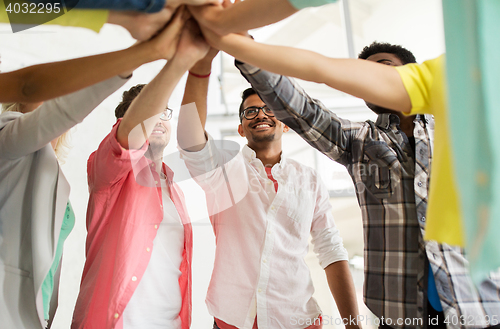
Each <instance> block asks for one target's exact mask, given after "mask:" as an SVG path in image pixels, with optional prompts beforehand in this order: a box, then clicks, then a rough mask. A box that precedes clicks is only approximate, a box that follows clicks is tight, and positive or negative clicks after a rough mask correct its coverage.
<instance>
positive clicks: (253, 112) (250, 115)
mask: <svg viewBox="0 0 500 329" xmlns="http://www.w3.org/2000/svg"><path fill="white" fill-rule="evenodd" d="M260 110H262V113H264V114H265V115H267V116H268V117H274V113H273V110H271V109H270V108H269V107H267V105H264V106H262V107H258V106H249V107H247V108H246V109H244V110H243V112H242V113H241V116H240V119H242V118H243V117H245V119H247V120H252V119H255V117H257V116H258V115H259V111H260Z"/></svg>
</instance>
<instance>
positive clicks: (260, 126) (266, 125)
mask: <svg viewBox="0 0 500 329" xmlns="http://www.w3.org/2000/svg"><path fill="white" fill-rule="evenodd" d="M264 127H271V126H270V125H268V124H263V125H258V126H256V127H255V128H264Z"/></svg>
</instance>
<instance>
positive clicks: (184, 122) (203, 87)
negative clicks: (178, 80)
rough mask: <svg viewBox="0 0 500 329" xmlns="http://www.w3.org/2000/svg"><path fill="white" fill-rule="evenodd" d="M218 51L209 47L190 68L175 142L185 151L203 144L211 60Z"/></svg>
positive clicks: (204, 141) (204, 140)
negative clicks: (204, 54)
mask: <svg viewBox="0 0 500 329" xmlns="http://www.w3.org/2000/svg"><path fill="white" fill-rule="evenodd" d="M218 52H219V51H218V50H217V49H214V48H212V49H210V51H209V52H208V54H207V55H206V56H205V57H204V58H203V59H201V60H200V61H198V63H196V64H195V65H194V66H193V67H192V68H191V70H190V72H192V73H193V74H189V75H188V78H187V82H186V88H185V89H184V97H183V99H182V108H181V112H180V113H179V122H178V127H179V129H177V142H178V143H179V146H180V147H181V148H182V149H184V150H187V151H191V152H196V151H199V150H201V149H203V147H204V146H205V143H206V142H207V140H206V138H205V122H206V120H207V94H208V81H209V77H208V76H207V75H208V74H210V72H211V70H212V60H213V59H214V57H215V56H216V55H217V53H218Z"/></svg>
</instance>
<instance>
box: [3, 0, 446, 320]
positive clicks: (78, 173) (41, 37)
mask: <svg viewBox="0 0 500 329" xmlns="http://www.w3.org/2000/svg"><path fill="white" fill-rule="evenodd" d="M353 1H354V2H353ZM372 1H373V2H369V1H368V2H367V1H360V2H359V3H358V4H355V2H356V0H351V3H353V6H352V9H353V11H356V10H358V11H356V12H354V13H353V17H355V18H356V17H362V18H363V21H362V22H359V21H358V22H355V23H356V24H355V25H354V27H355V31H354V32H355V34H356V35H355V48H356V52H359V51H360V50H361V48H362V47H363V46H364V45H366V44H369V43H371V42H372V41H373V40H378V41H387V42H392V43H398V44H402V45H404V46H406V47H407V48H408V49H410V50H412V51H413V52H414V53H415V55H416V56H417V60H419V61H421V60H424V59H428V58H431V57H434V56H437V55H439V54H440V53H442V52H443V51H444V45H443V44H444V42H443V33H442V22H441V8H440V3H439V1H436V0H372ZM367 4H369V5H367ZM337 6H338V5H331V7H325V8H326V9H314V10H311V11H309V12H308V13H307V12H306V13H301V14H300V15H302V16H301V17H300V24H303V26H304V27H307V26H308V24H310V22H309V23H308V20H307V19H304V15H305V16H306V18H307V17H308V16H307V15H310V18H309V19H312V20H315V19H319V18H317V17H320V18H321V20H320V22H322V24H319V25H318V26H317V29H312V30H311V32H310V33H311V35H310V37H307V36H306V37H301V38H300V40H299V42H297V44H292V45H296V46H299V47H303V48H308V49H312V50H316V51H319V52H322V53H324V54H326V55H329V56H334V55H338V56H346V54H347V52H346V51H345V44H344V42H345V39H343V36H342V34H341V30H340V27H339V25H338V24H339V23H338V22H339V18H338V17H333V16H334V15H335V13H337V14H339V13H340V10H338V8H337ZM358 7H359V8H358ZM360 8H361V9H360ZM360 10H363V12H360ZM325 13H326V14H325ZM318 15H319V16H318ZM329 15H330V16H331V18H332V21H331V22H329V21H328V17H330V16H329ZM293 19H294V18H292V19H289V21H287V22H286V24H282V25H281V27H280V26H278V27H276V26H275V27H271V28H269V31H270V32H269V33H270V34H269V35H272V38H271V39H269V40H272V41H274V42H276V43H282V44H289V43H293V42H294V40H297V39H295V38H294V35H293V34H292V35H290V33H291V32H293V30H290V29H287V28H285V27H286V26H287V24H289V22H290V20H291V21H292V22H293ZM287 31H288V33H289V34H287ZM271 32H272V33H271ZM255 35H256V37H257V40H263V41H268V42H269V40H267V39H268V37H267V36H266V31H265V29H261V30H259V31H257V32H256V33H255ZM280 40H282V41H280ZM132 43H133V40H132V39H131V38H130V37H129V36H128V33H127V32H126V31H124V30H123V29H121V28H118V27H112V26H105V27H104V28H103V30H102V31H101V33H100V34H99V35H98V34H95V33H93V32H91V31H87V30H84V29H78V28H60V27H50V26H43V27H37V28H35V29H32V30H28V31H26V32H21V33H16V34H12V32H11V31H10V27H9V26H8V25H6V24H0V55H1V57H2V64H1V65H0V69H1V70H2V71H9V70H13V69H17V68H21V67H24V66H27V65H32V64H36V63H41V62H47V61H54V60H62V59H68V58H72V57H78V56H83V55H90V54H96V53H101V52H105V51H111V50H116V49H121V48H125V47H127V46H129V45H131V44H132ZM228 61H232V59H231V58H230V57H229V56H225V62H226V63H227V62H228ZM219 64H220V60H217V61H216V64H215V68H214V73H213V74H212V77H211V89H210V98H209V111H212V112H211V113H217V112H219V113H223V112H224V111H225V108H224V106H223V105H222V104H221V99H220V91H219V85H218V82H217V76H218V71H219V69H220V65H219ZM162 65H163V62H162V61H159V62H156V63H152V64H148V65H145V66H143V67H142V68H140V69H139V70H137V71H136V73H135V75H134V78H133V79H132V81H131V82H129V83H127V85H126V86H125V87H124V88H122V90H120V91H118V92H117V93H115V94H114V95H112V96H111V97H110V98H108V99H107V100H106V101H104V102H103V104H102V105H100V106H99V107H98V108H97V109H96V110H95V111H94V112H93V113H92V114H91V115H89V117H88V118H87V119H85V121H84V122H83V123H82V124H81V125H79V126H78V127H77V128H76V130H75V131H74V132H73V138H72V144H73V149H72V151H71V153H70V154H69V157H68V159H67V161H66V164H64V165H63V171H64V173H65V175H66V177H67V178H68V180H69V182H70V184H71V187H72V190H71V195H70V200H71V202H72V204H73V207H74V209H75V213H76V226H75V229H74V231H73V232H72V233H71V235H70V236H69V238H68V240H67V242H66V245H65V254H64V261H63V265H62V266H63V269H62V281H61V288H60V303H59V305H60V306H59V310H58V313H57V315H56V319H55V322H54V328H56V329H66V328H68V327H69V323H70V321H71V316H72V310H73V307H74V303H75V299H76V296H77V293H78V289H79V281H80V276H81V272H82V268H83V263H84V259H85V258H84V246H85V236H86V230H85V212H86V205H87V199H88V192H87V182H86V161H87V158H88V156H89V154H90V153H91V152H92V151H94V150H95V149H96V148H97V146H98V144H99V142H100V141H101V140H102V138H103V137H104V136H105V135H106V134H107V133H108V132H109V131H110V129H111V126H112V124H113V123H114V122H115V119H114V115H113V112H114V108H115V106H116V104H117V103H118V102H119V99H120V95H121V92H122V91H123V89H128V88H129V87H130V86H132V85H134V84H136V83H147V82H148V81H150V80H151V79H152V77H154V75H155V74H156V73H157V72H158V71H159V70H160V69H161V67H162ZM226 65H227V66H231V64H230V63H229V64H225V66H226ZM225 78H226V81H227V82H229V83H230V85H229V86H227V87H226V88H227V90H228V93H227V101H228V105H229V107H230V110H231V112H232V113H235V112H237V105H238V102H239V99H238V97H239V93H240V92H241V91H242V90H243V89H245V88H246V87H247V85H246V83H245V82H244V80H243V79H242V78H239V77H237V76H235V74H234V71H233V73H231V72H229V73H226V74H225ZM304 85H305V86H306V89H307V90H308V91H309V92H310V93H311V94H312V95H313V96H316V97H319V98H320V99H321V100H323V101H324V102H325V103H327V104H328V105H329V106H332V107H333V108H335V110H337V111H339V113H341V114H342V116H344V117H346V118H351V119H353V120H361V121H362V120H365V119H366V118H370V117H371V118H373V115H371V114H370V112H369V111H367V110H366V111H365V110H360V111H359V110H358V111H356V112H351V111H350V110H349V108H350V107H343V106H344V105H343V104H346V101H345V99H346V97H347V96H345V95H341V94H339V93H338V92H335V91H332V90H330V89H328V88H326V87H322V86H318V85H316V84H312V83H304ZM182 89H183V82H181V83H180V84H179V86H178V87H177V89H176V90H175V92H174V94H173V96H172V99H171V102H170V106H171V107H173V108H175V107H176V106H177V107H178V106H179V104H180V100H181V97H182ZM348 103H349V102H348ZM351 103H352V102H351ZM356 104H358V108H359V106H362V102H357V103H356ZM210 120H211V121H209V122H208V124H207V129H208V130H209V132H210V133H212V134H214V135H218V134H220V131H221V130H222V129H226V128H230V127H234V129H235V128H236V125H237V123H238V121H237V120H236V119H235V118H234V117H233V119H224V120H223V119H210ZM228 120H229V121H228ZM173 126H175V120H174V122H173ZM172 136H175V132H173V134H172ZM290 138H292V140H294V138H293V137H290ZM300 142H301V141H300ZM292 144H294V143H292ZM292 144H290V145H292ZM294 145H295V144H294ZM304 145H305V143H304ZM306 147H307V145H306ZM285 148H288V146H286V145H285ZM286 151H287V149H285V153H286ZM167 152H175V141H172V143H171V145H170V147H169V149H168V150H167ZM311 152H315V151H311ZM303 158H304V157H303ZM309 159H311V158H309ZM317 159H319V160H317V161H318V162H317V163H319V165H318V166H319V169H321V173H322V175H323V177H324V178H325V179H326V180H327V181H330V182H329V184H333V185H335V184H337V183H335V179H337V178H339V177H340V180H339V181H338V184H342V182H345V181H346V180H347V181H349V178H348V177H347V178H346V176H345V173H344V174H343V173H342V170H343V169H342V168H339V167H338V166H335V164H333V163H332V162H331V161H330V160H328V159H326V158H325V157H324V156H323V155H318V156H317ZM309 164H312V165H314V164H315V163H314V161H313V162H312V163H309ZM332 172H339V173H340V174H339V175H340V176H338V175H332ZM342 175H343V176H342ZM331 177H334V178H335V179H333V182H332V181H331V180H332V179H331ZM182 185H183V188H184V190H185V194H186V196H187V198H188V207H189V211H190V214H191V217H192V218H193V220H194V225H193V228H194V239H195V241H194V248H195V249H194V260H193V274H194V281H193V326H192V327H193V328H195V329H198V328H210V327H211V323H212V319H211V317H210V316H209V314H208V312H207V311H206V307H205V305H204V296H205V293H206V289H207V286H208V282H209V280H210V273H211V270H212V264H213V255H214V248H215V247H214V237H213V233H212V228H211V227H210V225H209V224H208V219H207V217H206V210H205V209H206V208H205V205H204V198H203V193H202V191H201V190H200V189H199V188H198V187H197V186H196V185H195V184H194V183H192V182H189V181H186V182H183V183H182ZM334 187H335V186H332V188H334ZM351 201H352V200H351ZM351 201H349V202H351ZM334 207H335V209H337V210H341V211H340V212H337V213H336V216H337V218H339V217H340V219H339V221H342V214H346V215H345V216H346V218H351V217H352V218H354V219H353V220H359V222H358V223H361V222H360V217H359V214H356V212H355V209H354V210H353V208H352V207H351V208H349V209H351V210H349V211H350V212H349V214H350V215H347V210H346V209H344V208H345V202H340V203H335V202H334ZM353 207H355V202H354V203H353ZM352 211H354V212H352ZM356 218H357V219H356ZM350 227H351V228H350ZM343 230H344V231H346V233H345V234H346V235H349V236H351V238H349V244H350V245H352V247H349V248H350V249H351V250H352V252H351V254H355V253H359V250H362V240H361V238H360V235H359V234H357V233H359V226H355V227H354V228H353V227H352V226H351V225H348V224H346V225H345V228H344V229H343ZM349 230H352V231H351V232H350V231H349ZM353 232H354V233H356V234H357V235H356V234H353ZM308 262H309V263H311V264H316V263H317V261H316V260H315V259H314V257H313V258H312V259H310V258H309V257H308ZM311 266H312V268H313V270H312V271H313V273H315V274H314V278H315V280H316V281H317V282H316V285H317V287H321V289H317V296H318V300H319V301H320V303H321V305H322V307H323V310H324V312H325V314H334V312H335V311H334V307H333V306H332V305H333V303H332V301H331V297H330V294H329V292H328V290H327V289H326V288H325V282H324V278H322V277H321V271H319V272H318V269H317V267H314V266H317V265H311ZM318 273H320V274H318ZM360 289H361V283H358V292H360V291H361V290H360Z"/></svg>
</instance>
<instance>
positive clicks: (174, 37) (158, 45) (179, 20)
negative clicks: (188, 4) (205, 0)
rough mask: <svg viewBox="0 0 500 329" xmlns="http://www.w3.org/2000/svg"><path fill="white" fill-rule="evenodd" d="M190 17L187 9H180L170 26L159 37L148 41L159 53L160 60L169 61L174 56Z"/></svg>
mask: <svg viewBox="0 0 500 329" xmlns="http://www.w3.org/2000/svg"><path fill="white" fill-rule="evenodd" d="M189 17H190V14H189V12H188V11H187V10H186V9H185V7H180V8H179V9H177V12H176V13H175V15H174V17H173V18H172V20H171V21H170V22H169V23H168V25H167V26H166V27H165V28H164V29H163V30H162V31H161V32H160V33H159V34H158V35H157V36H155V37H154V38H153V39H151V40H150V41H148V42H149V43H150V44H151V46H152V47H153V51H156V52H158V54H159V56H160V58H163V59H167V60H168V59H171V58H172V57H173V56H174V54H175V52H176V49H177V44H178V42H179V38H180V36H181V33H182V31H183V27H184V24H185V23H186V21H187V20H188V19H189Z"/></svg>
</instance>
